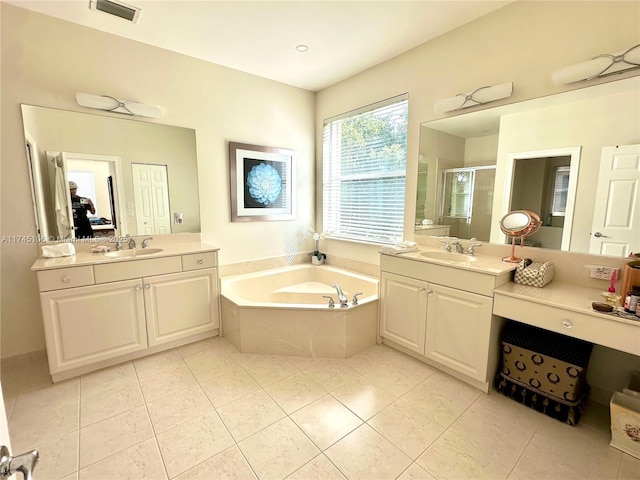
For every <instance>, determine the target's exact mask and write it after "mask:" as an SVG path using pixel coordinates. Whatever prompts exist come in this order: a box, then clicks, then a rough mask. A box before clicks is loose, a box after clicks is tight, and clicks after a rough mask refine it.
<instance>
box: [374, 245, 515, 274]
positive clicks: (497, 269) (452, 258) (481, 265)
mask: <svg viewBox="0 0 640 480" xmlns="http://www.w3.org/2000/svg"><path fill="white" fill-rule="evenodd" d="M380 253H381V254H382V255H390V256H392V257H398V258H405V259H411V260H416V261H419V262H425V263H432V264H437V265H443V266H448V267H453V268H459V269H462V270H468V271H471V272H477V273H485V274H488V275H495V276H499V275H502V274H504V273H506V272H509V271H512V270H515V269H516V266H517V264H516V263H505V262H503V261H502V258H500V257H492V256H490V255H482V254H476V255H475V256H473V257H471V256H468V255H464V254H460V253H447V252H444V251H443V250H442V249H436V248H429V247H420V249H419V250H415V251H413V252H405V253H397V254H389V253H385V252H382V251H381V252H380ZM429 255H434V256H429Z"/></svg>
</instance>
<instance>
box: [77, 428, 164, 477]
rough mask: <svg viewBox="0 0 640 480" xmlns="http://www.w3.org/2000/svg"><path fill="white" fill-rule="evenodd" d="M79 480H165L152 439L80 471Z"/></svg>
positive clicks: (158, 453) (160, 459)
mask: <svg viewBox="0 0 640 480" xmlns="http://www.w3.org/2000/svg"><path fill="white" fill-rule="evenodd" d="M79 473H80V475H79V480H115V479H117V480H166V479H167V474H166V472H165V470H164V465H163V464H162V457H160V451H159V450H158V444H157V443H156V440H155V439H154V438H150V439H149V440H146V441H144V442H142V443H139V444H137V445H134V446H132V447H129V448H127V449H126V450H123V451H122V452H119V453H117V454H116V455H114V456H112V457H108V458H105V459H104V460H101V461H99V462H97V463H94V464H93V465H89V466H88V467H86V468H83V469H81V470H80V472H79Z"/></svg>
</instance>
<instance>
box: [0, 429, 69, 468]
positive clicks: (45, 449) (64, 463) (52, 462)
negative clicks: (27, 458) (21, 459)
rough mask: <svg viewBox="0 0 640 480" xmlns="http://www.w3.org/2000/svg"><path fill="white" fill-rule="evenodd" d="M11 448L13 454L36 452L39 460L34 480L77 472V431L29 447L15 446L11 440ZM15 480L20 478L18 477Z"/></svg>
mask: <svg viewBox="0 0 640 480" xmlns="http://www.w3.org/2000/svg"><path fill="white" fill-rule="evenodd" d="M27 442H28V440H27ZM11 447H12V450H13V452H12V453H14V454H20V453H24V452H27V451H30V450H33V449H37V450H38V453H39V454H40V459H39V460H38V463H37V465H36V469H35V478H36V479H39V478H41V479H47V478H62V477H64V476H66V475H71V474H73V473H74V472H76V471H77V470H78V430H75V431H73V432H71V433H67V434H66V435H63V436H61V437H58V438H55V439H51V440H45V441H38V442H35V443H31V445H29V446H23V445H20V444H16V443H15V442H13V439H12V444H11ZM15 478H21V477H20V475H18V476H16V477H15Z"/></svg>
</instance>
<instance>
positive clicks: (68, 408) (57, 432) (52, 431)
mask: <svg viewBox="0 0 640 480" xmlns="http://www.w3.org/2000/svg"><path fill="white" fill-rule="evenodd" d="M78 411H79V408H78V404H77V403H68V404H66V405H60V406H56V407H52V408H47V409H41V408H35V409H24V408H19V407H16V408H14V412H13V415H12V416H11V420H9V432H10V434H11V441H12V444H15V445H25V444H27V447H26V448H28V449H32V448H35V447H34V446H33V445H29V444H34V443H35V444H36V445H37V443H39V442H41V441H46V440H54V439H56V438H59V437H60V436H62V435H64V434H65V433H70V432H73V431H75V430H78V427H79V412H78Z"/></svg>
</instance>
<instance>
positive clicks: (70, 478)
mask: <svg viewBox="0 0 640 480" xmlns="http://www.w3.org/2000/svg"><path fill="white" fill-rule="evenodd" d="M60 480H78V472H73V473H72V474H70V475H67V476H66V477H63V478H61V479H60Z"/></svg>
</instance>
